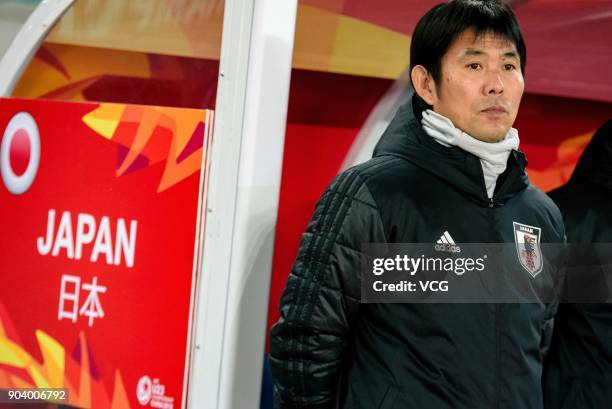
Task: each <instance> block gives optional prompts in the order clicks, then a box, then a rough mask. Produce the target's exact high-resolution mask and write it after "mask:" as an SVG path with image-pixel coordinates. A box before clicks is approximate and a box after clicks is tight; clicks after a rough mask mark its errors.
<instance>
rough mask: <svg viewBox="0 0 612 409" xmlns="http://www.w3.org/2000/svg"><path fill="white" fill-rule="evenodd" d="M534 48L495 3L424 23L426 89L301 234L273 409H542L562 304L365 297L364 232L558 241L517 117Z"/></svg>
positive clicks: (461, 7) (279, 330)
mask: <svg viewBox="0 0 612 409" xmlns="http://www.w3.org/2000/svg"><path fill="white" fill-rule="evenodd" d="M525 57H526V56H525V44H524V41H523V38H522V35H521V33H520V29H519V26H518V24H517V22H516V20H515V17H514V15H513V13H512V11H511V10H510V8H509V7H508V6H507V5H504V4H503V3H501V2H498V1H482V0H481V1H476V0H455V1H451V2H448V3H445V4H440V5H438V6H436V7H434V8H433V9H431V10H430V11H429V12H428V13H427V14H425V15H424V16H423V17H422V18H421V20H420V21H419V22H418V24H417V26H416V28H415V31H414V34H413V37H412V43H411V50H410V64H411V79H412V84H413V86H414V89H415V92H416V94H415V95H414V96H413V98H412V101H411V103H409V104H407V105H406V106H404V107H402V108H400V110H399V111H398V113H397V114H396V116H395V118H394V119H393V121H392V122H391V124H390V125H389V127H388V129H387V130H386V131H385V133H384V134H383V136H382V138H381V140H380V142H379V143H378V145H377V147H376V149H375V151H374V157H373V158H372V159H371V160H369V161H367V162H366V163H364V164H361V165H358V166H356V167H354V168H351V169H349V170H347V171H345V172H343V173H341V174H340V175H338V176H337V177H336V178H335V179H334V181H332V183H331V184H330V186H329V188H328V189H327V190H326V191H325V193H324V194H323V196H322V198H321V200H320V201H319V203H318V204H317V206H316V209H315V212H314V216H313V218H312V220H311V222H310V223H309V225H308V227H307V230H306V232H305V233H304V235H303V239H302V242H301V246H300V249H299V252H298V255H297V259H296V261H295V263H294V266H293V269H292V272H291V274H290V276H289V278H288V280H287V285H286V288H285V291H284V293H283V295H282V298H281V318H280V320H279V321H278V323H277V324H276V325H275V326H274V327H273V328H272V331H271V337H270V364H271V368H272V371H273V377H274V388H275V400H276V404H277V407H278V408H310V409H317V408H334V407H338V406H339V407H343V408H352V409H356V408H372V409H376V408H381V409H391V408H396V409H399V408H419V409H421V408H427V409H438V408H445V409H450V408H453V409H461V408H465V409H468V408H469V409H476V408H483V409H484V408H486V409H491V408H508V409H510V408H512V409H515V408H520V409H532V408H533V409H536V408H541V407H542V392H541V376H540V374H541V365H542V358H543V352H542V351H543V347H545V346H546V331H547V329H548V328H550V321H551V318H552V316H553V314H554V312H555V307H554V305H550V304H546V303H529V304H518V303H517V304H493V303H489V304H424V303H421V304H416V303H412V304H408V303H405V304H384V303H380V304H361V303H360V299H361V295H360V283H361V277H360V274H361V273H360V267H361V265H360V263H361V260H360V250H361V245H362V244H363V243H436V242H437V241H438V240H441V236H442V235H445V236H447V234H446V232H447V233H448V235H450V236H452V239H454V241H455V242H456V243H500V242H509V243H513V242H514V234H515V230H514V227H513V226H514V223H519V224H520V225H525V226H534V228H536V229H540V230H541V237H539V239H541V241H542V242H551V243H558V242H562V241H563V237H564V232H563V224H562V220H561V215H560V214H559V211H558V209H557V208H556V207H555V205H554V204H553V203H552V201H551V200H550V199H548V198H547V197H546V195H544V194H543V193H542V192H540V191H539V190H537V189H536V188H535V187H533V186H532V185H531V184H530V183H529V180H528V178H527V175H526V173H525V163H526V160H525V158H524V156H523V154H522V153H521V152H519V151H518V150H517V149H518V144H519V138H518V133H517V131H516V130H515V129H513V128H512V124H513V123H514V120H515V118H516V115H517V112H518V107H519V103H520V100H521V97H522V94H523V89H524V81H523V73H524V72H525ZM512 246H514V244H512ZM517 263H518V262H517ZM519 268H520V266H519ZM522 274H529V273H528V272H527V271H522ZM542 279H543V275H536V276H535V277H534V278H533V280H534V281H533V282H540V283H541V282H542Z"/></svg>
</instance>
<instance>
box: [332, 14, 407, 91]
mask: <svg viewBox="0 0 612 409" xmlns="http://www.w3.org/2000/svg"><path fill="white" fill-rule="evenodd" d="M409 63H410V37H409V36H406V35H404V34H400V33H397V32H395V31H393V30H389V29H386V28H383V27H380V26H377V25H375V24H372V23H368V22H365V21H362V20H358V19H356V18H353V17H346V16H341V17H340V21H339V24H338V30H337V33H336V40H335V43H334V52H333V54H332V58H331V65H330V71H331V72H336V73H345V74H351V75H360V76H366V77H379V78H390V79H396V78H398V77H399V76H400V75H401V74H402V72H403V71H404V70H405V69H406V67H407V66H408V64H409Z"/></svg>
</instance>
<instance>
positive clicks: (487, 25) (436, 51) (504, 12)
mask: <svg viewBox="0 0 612 409" xmlns="http://www.w3.org/2000/svg"><path fill="white" fill-rule="evenodd" d="M469 29H473V30H474V34H475V35H476V37H479V36H481V35H483V34H486V33H492V34H495V35H497V36H500V37H502V38H505V39H507V40H508V41H510V42H512V43H514V46H515V47H516V50H517V52H518V54H519V57H520V60H521V61H520V64H521V73H522V75H523V76H525V66H526V63H527V55H526V54H527V51H526V48H525V41H524V40H523V35H522V34H521V29H520V27H519V25H518V22H517V21H516V17H515V16H514V13H513V12H512V9H511V8H510V6H509V5H508V4H505V3H503V2H502V1H500V0H451V1H449V2H447V3H442V4H438V5H437V6H434V7H433V8H432V9H431V10H429V11H428V12H427V13H426V14H425V15H424V16H423V17H421V19H420V20H419V22H418V23H417V25H416V27H415V29H414V33H413V35H412V42H411V44H410V72H412V69H413V68H414V67H415V66H417V65H422V66H423V67H425V69H427V71H428V72H429V73H430V74H431V76H432V77H433V79H434V81H435V83H436V85H439V84H440V79H441V76H442V73H441V71H442V57H443V56H444V54H446V51H448V49H449V48H450V47H451V45H452V43H453V41H455V39H456V38H457V37H458V36H459V35H460V34H461V33H463V32H464V31H465V30H469ZM413 85H414V84H413Z"/></svg>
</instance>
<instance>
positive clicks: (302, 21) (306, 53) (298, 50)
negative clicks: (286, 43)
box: [293, 5, 340, 71]
mask: <svg viewBox="0 0 612 409" xmlns="http://www.w3.org/2000/svg"><path fill="white" fill-rule="evenodd" d="M339 20H340V16H339V15H337V14H335V13H332V12H329V11H326V10H321V9H319V8H316V7H310V6H305V5H300V6H298V13H297V21H296V25H295V45H294V50H293V67H294V68H300V69H305V70H312V71H329V69H330V63H331V58H332V53H333V52H334V42H335V38H336V29H337V28H338V22H339Z"/></svg>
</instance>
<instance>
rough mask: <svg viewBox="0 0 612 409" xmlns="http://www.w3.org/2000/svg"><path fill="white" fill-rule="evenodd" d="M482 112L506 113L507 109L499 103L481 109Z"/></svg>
mask: <svg viewBox="0 0 612 409" xmlns="http://www.w3.org/2000/svg"><path fill="white" fill-rule="evenodd" d="M482 112H485V113H487V114H498V115H501V114H506V113H508V111H506V109H505V108H504V107H502V106H501V105H493V106H491V107H489V108H486V109H483V110H482Z"/></svg>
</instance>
